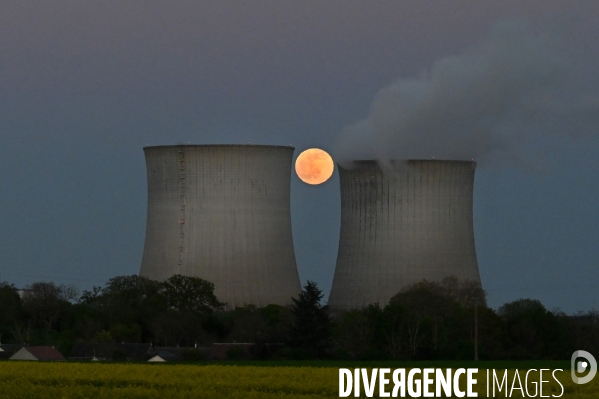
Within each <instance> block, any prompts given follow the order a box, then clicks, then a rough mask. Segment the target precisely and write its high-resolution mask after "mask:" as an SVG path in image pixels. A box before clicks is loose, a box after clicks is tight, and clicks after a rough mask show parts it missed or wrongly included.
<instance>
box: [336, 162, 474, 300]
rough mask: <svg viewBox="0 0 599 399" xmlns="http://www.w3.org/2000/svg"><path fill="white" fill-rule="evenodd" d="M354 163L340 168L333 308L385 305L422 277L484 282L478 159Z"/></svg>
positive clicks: (432, 279) (437, 279)
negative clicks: (477, 232) (475, 199)
mask: <svg viewBox="0 0 599 399" xmlns="http://www.w3.org/2000/svg"><path fill="white" fill-rule="evenodd" d="M354 166H355V167H354V168H352V169H347V168H343V167H339V175H340V180H341V234H340V238H339V252H338V256H337V267H336V269H335V276H334V279H333V286H332V289H331V294H330V298H329V302H328V304H329V306H330V308H331V310H333V311H340V310H348V309H354V308H361V307H363V306H366V305H368V304H371V303H375V302H378V303H379V304H380V305H381V306H385V305H386V304H387V303H388V302H389V299H391V297H392V296H394V295H395V294H396V293H398V292H399V291H400V290H401V288H402V287H404V286H406V285H408V284H412V283H416V282H419V281H421V280H422V279H426V280H428V281H439V280H441V279H443V278H444V277H448V276H455V277H458V278H459V279H469V280H472V281H476V282H479V283H480V276H479V273H478V264H477V262H476V252H475V249H474V232H473V227H472V189H473V183H474V170H475V167H476V163H475V162H469V161H435V160H433V161H428V160H426V161H425V160H410V161H405V162H393V163H392V164H391V165H390V166H389V167H388V170H387V168H385V170H382V169H381V168H380V167H379V166H378V164H377V162H376V161H357V162H355V163H354Z"/></svg>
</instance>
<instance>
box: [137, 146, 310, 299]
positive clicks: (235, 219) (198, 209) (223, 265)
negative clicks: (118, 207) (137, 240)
mask: <svg viewBox="0 0 599 399" xmlns="http://www.w3.org/2000/svg"><path fill="white" fill-rule="evenodd" d="M293 150H294V148H293V147H283V146H259V145H176V146H156V147H145V148H144V153H145V157H146V167H147V174H148V216H147V225H146V241H145V246H144V253H143V258H142V263H141V269H140V275H141V276H145V277H148V278H151V279H154V280H165V279H167V278H169V277H170V276H172V275H174V274H183V275H187V276H196V277H200V278H203V279H205V280H208V281H210V282H212V283H214V285H215V294H216V296H217V297H218V299H219V300H220V301H223V302H226V303H227V308H229V309H230V308H234V307H239V306H243V305H246V304H254V305H257V306H264V305H267V304H279V305H287V304H289V303H290V302H291V297H292V296H297V294H298V293H299V292H300V291H301V286H300V282H299V276H298V272H297V267H296V263H295V255H294V252H293V239H292V235H291V212H290V201H289V200H290V198H289V193H290V177H291V159H292V156H293Z"/></svg>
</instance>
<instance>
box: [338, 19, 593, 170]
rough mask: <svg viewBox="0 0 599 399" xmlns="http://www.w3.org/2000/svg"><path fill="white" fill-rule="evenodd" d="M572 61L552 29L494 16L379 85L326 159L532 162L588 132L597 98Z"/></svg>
mask: <svg viewBox="0 0 599 399" xmlns="http://www.w3.org/2000/svg"><path fill="white" fill-rule="evenodd" d="M575 58H576V57H575V56H574V55H573V54H571V53H570V52H569V51H568V46H567V40H564V38H563V37H562V36H560V34H559V32H554V31H545V32H542V33H535V32H533V31H532V29H531V28H530V27H529V26H528V24H527V23H526V22H525V21H520V20H518V21H503V22H501V23H498V24H496V26H495V27H494V28H493V29H492V30H491V32H490V34H489V36H488V37H487V38H486V39H485V40H484V41H482V42H481V43H479V44H477V45H476V46H474V47H472V48H470V49H467V50H466V51H464V52H463V53H462V54H459V55H456V56H451V57H446V58H443V59H440V60H438V61H436V62H435V63H434V64H433V66H432V68H431V69H430V71H428V72H427V73H425V74H423V75H422V76H420V77H416V78H400V79H398V80H397V81H396V82H394V83H392V84H390V85H389V86H387V87H385V88H383V89H381V90H380V91H379V92H378V93H377V94H376V96H375V98H374V101H373V102H372V105H371V109H370V113H369V115H368V117H367V119H364V120H361V121H359V122H357V123H355V124H353V125H350V126H348V127H346V128H345V129H343V131H342V132H341V134H340V135H339V137H338V139H337V143H336V145H335V148H334V151H333V152H334V155H335V157H336V160H337V161H338V162H340V163H347V162H349V161H351V160H356V159H378V160H380V161H383V162H385V161H388V160H391V159H431V158H433V157H434V158H437V159H468V160H469V159H472V158H473V159H474V160H476V161H479V162H483V163H495V162H501V163H505V162H509V163H511V164H515V163H516V164H523V163H524V164H526V163H530V162H536V161H537V160H538V158H540V156H542V155H543V154H544V153H546V151H547V150H548V149H549V148H550V147H552V146H553V147H555V146H556V144H558V143H561V142H562V141H563V140H570V139H571V138H575V137H580V136H584V135H586V134H589V133H591V132H597V130H598V126H599V99H598V96H597V95H596V93H592V90H589V89H588V88H585V87H584V82H583V81H582V80H581V79H580V74H579V71H578V69H577V62H576V60H575ZM533 159H534V161H533Z"/></svg>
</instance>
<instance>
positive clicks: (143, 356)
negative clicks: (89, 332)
mask: <svg viewBox="0 0 599 399" xmlns="http://www.w3.org/2000/svg"><path fill="white" fill-rule="evenodd" d="M154 355H156V353H155V351H154V349H153V348H152V344H142V343H136V344H111V343H108V344H95V343H85V342H79V343H76V344H75V345H74V346H73V348H72V349H71V351H70V353H69V355H68V356H69V359H72V360H94V358H95V359H96V360H95V361H97V360H113V359H115V358H116V357H118V356H123V357H126V358H127V360H137V361H140V360H141V361H143V360H147V359H149V358H151V357H152V356H154Z"/></svg>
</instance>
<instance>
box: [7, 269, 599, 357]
mask: <svg viewBox="0 0 599 399" xmlns="http://www.w3.org/2000/svg"><path fill="white" fill-rule="evenodd" d="M322 298H323V294H322V292H321V290H320V289H319V288H318V286H317V284H316V283H314V282H308V283H307V284H306V285H305V286H304V287H303V290H302V291H301V293H299V295H298V296H297V297H296V298H292V305H291V306H288V307H283V306H279V305H267V306H264V307H256V306H253V305H246V306H243V307H238V308H235V309H234V310H226V308H225V304H224V303H222V302H220V301H219V300H218V298H217V297H216V296H215V295H214V285H213V284H212V283H210V282H208V281H205V280H202V279H200V278H197V277H188V276H181V275H174V276H172V277H170V278H169V279H168V280H166V281H164V282H158V281H154V280H150V279H148V278H145V277H141V276H137V275H132V276H118V277H114V278H112V279H110V280H108V281H107V282H106V284H105V285H104V286H103V287H94V288H92V289H91V290H85V291H83V292H82V293H81V294H80V293H79V292H78V291H77V290H76V289H75V288H74V287H72V286H67V285H57V284H55V283H53V282H36V283H33V284H31V285H29V286H27V287H26V288H25V289H24V290H22V291H21V293H19V292H18V290H17V289H16V288H15V286H14V285H12V284H10V283H7V282H3V283H0V334H1V335H0V338H1V340H2V343H13V344H18V345H53V346H56V347H57V348H58V349H59V350H61V351H62V352H63V353H64V354H67V355H68V352H69V350H70V348H71V347H72V346H73V345H74V344H75V343H77V342H90V343H138V342H151V343H153V344H154V345H156V346H179V347H195V346H198V347H202V346H209V345H211V344H212V343H216V342H231V343H232V342H237V343H242V342H244V343H255V345H254V347H253V348H254V349H253V352H252V354H251V356H253V357H255V358H279V359H285V358H288V359H357V360H383V359H406V360H424V359H472V358H473V357H474V353H475V350H476V351H477V353H478V357H479V358H480V359H489V360H490V359H567V358H569V357H570V355H571V354H572V352H574V351H575V350H577V349H584V350H587V351H590V352H591V353H599V314H598V313H597V312H596V311H594V310H593V311H590V312H587V313H584V314H578V315H575V316H568V315H566V314H564V313H563V312H560V311H549V310H547V309H546V308H545V307H544V306H543V304H542V303H541V302H539V301H537V300H533V299H519V300H516V301H513V302H510V303H506V304H504V305H503V306H501V307H499V308H498V309H497V310H494V309H491V308H489V307H487V306H486V298H485V292H484V291H483V290H482V289H481V287H480V286H479V285H477V284H475V283H473V282H470V281H460V280H458V279H456V278H453V277H449V278H446V279H444V280H443V281H440V282H427V281H422V282H419V283H416V284H413V285H410V286H408V287H405V288H403V289H402V290H400V291H399V292H398V293H397V294H396V295H395V296H394V297H393V298H392V299H391V300H390V301H389V303H388V304H383V305H381V304H371V305H369V306H366V307H364V308H362V309H355V310H350V311H343V312H341V311H340V312H337V313H335V314H331V312H330V310H329V308H328V307H327V306H326V305H323V304H322Z"/></svg>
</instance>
